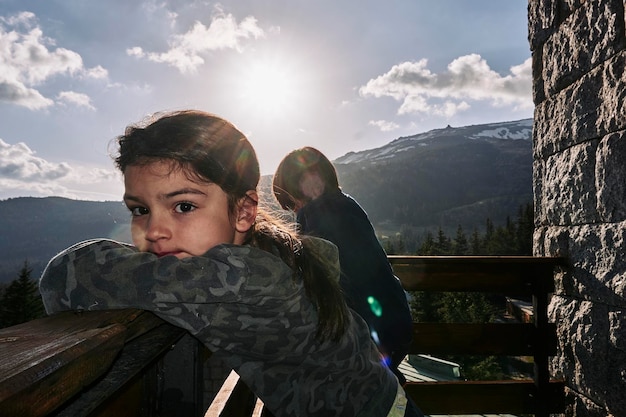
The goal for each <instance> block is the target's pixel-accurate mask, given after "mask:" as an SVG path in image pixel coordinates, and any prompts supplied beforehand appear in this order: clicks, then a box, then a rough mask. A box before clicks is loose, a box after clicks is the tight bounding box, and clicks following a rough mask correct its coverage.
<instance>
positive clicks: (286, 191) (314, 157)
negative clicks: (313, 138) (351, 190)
mask: <svg viewBox="0 0 626 417" xmlns="http://www.w3.org/2000/svg"><path fill="white" fill-rule="evenodd" d="M305 173H312V174H317V175H319V177H320V178H321V180H322V182H323V183H324V192H329V191H332V190H337V189H339V181H338V179H337V171H336V170H335V167H334V166H333V164H332V163H331V162H330V160H329V159H328V158H326V156H325V155H324V154H323V153H321V152H320V151H318V150H317V149H315V148H312V147H310V146H305V147H304V148H300V149H296V150H294V151H291V152H290V153H288V154H287V156H285V157H284V158H283V160H282V161H281V162H280V164H278V168H277V169H276V173H274V179H273V181H272V190H273V192H274V196H275V197H276V200H278V203H279V204H280V206H281V207H282V208H283V209H285V210H294V209H295V206H296V200H300V201H304V202H308V201H309V200H310V198H309V197H307V196H306V195H305V194H304V193H303V192H302V189H301V188H300V181H301V179H302V176H303V175H304V174H305Z"/></svg>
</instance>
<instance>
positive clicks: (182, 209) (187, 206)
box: [174, 203, 196, 213]
mask: <svg viewBox="0 0 626 417" xmlns="http://www.w3.org/2000/svg"><path fill="white" fill-rule="evenodd" d="M195 209H196V206H194V205H193V204H191V203H178V204H176V207H175V208H174V211H176V213H189V212H190V211H194V210H195Z"/></svg>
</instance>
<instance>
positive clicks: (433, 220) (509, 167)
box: [333, 119, 533, 232]
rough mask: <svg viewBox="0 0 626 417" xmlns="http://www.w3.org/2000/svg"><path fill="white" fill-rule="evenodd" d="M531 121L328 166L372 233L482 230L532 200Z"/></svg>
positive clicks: (422, 140) (415, 140) (449, 132)
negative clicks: (372, 227) (373, 229)
mask: <svg viewBox="0 0 626 417" xmlns="http://www.w3.org/2000/svg"><path fill="white" fill-rule="evenodd" d="M532 162H533V160H532V119H524V120H518V121H513V122H505V123H491V124H483V125H474V126H465V127H458V128H453V127H450V126H448V127H446V128H443V129H436V130H431V131H429V132H426V133H420V134H417V135H414V136H409V137H401V138H398V139H396V140H394V141H392V142H390V143H389V144H387V145H385V146H382V147H380V148H376V149H371V150H366V151H362V152H350V153H348V154H346V155H344V156H342V157H340V158H338V159H336V160H335V161H333V163H334V164H335V166H336V168H337V172H338V175H339V180H340V184H341V186H342V188H343V190H344V191H345V192H347V193H348V194H350V195H352V196H353V197H354V198H356V200H357V201H359V203H360V204H361V205H362V206H363V207H364V208H365V210H366V211H367V213H368V215H369V217H370V220H371V221H372V223H373V224H374V225H375V227H376V229H377V231H381V230H387V231H390V232H393V231H398V230H400V229H401V228H406V227H412V228H418V229H423V230H426V229H435V230H436V229H438V228H439V227H441V228H442V229H444V230H445V231H446V232H449V231H451V230H456V228H457V227H458V226H459V225H460V226H462V227H463V228H464V229H465V230H467V231H470V232H471V230H472V229H474V228H482V227H483V226H484V224H485V220H486V219H487V218H489V219H490V220H492V221H493V222H494V223H495V224H496V225H497V224H503V223H504V222H505V221H506V218H507V216H511V217H512V218H513V217H514V216H516V215H517V211H518V209H519V207H520V206H522V205H525V204H528V203H531V202H532Z"/></svg>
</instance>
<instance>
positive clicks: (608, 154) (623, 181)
mask: <svg viewBox="0 0 626 417" xmlns="http://www.w3.org/2000/svg"><path fill="white" fill-rule="evenodd" d="M595 177H596V189H597V199H596V200H597V205H598V213H599V215H600V219H601V221H602V222H607V223H615V222H620V221H624V220H626V132H625V131H621V132H619V133H613V134H610V135H608V136H606V137H604V138H603V139H602V140H601V141H600V143H599V145H598V149H597V152H596V174H595Z"/></svg>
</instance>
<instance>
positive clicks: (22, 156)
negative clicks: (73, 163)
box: [0, 139, 72, 182]
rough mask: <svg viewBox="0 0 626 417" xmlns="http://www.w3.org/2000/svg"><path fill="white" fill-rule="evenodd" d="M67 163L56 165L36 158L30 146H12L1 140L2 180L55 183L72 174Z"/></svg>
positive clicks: (20, 143) (0, 161) (19, 144)
mask: <svg viewBox="0 0 626 417" xmlns="http://www.w3.org/2000/svg"><path fill="white" fill-rule="evenodd" d="M71 171H72V168H70V166H69V165H68V164H66V163H60V164H54V163H51V162H48V161H46V160H45V159H42V158H39V157H37V156H35V152H33V151H32V150H31V149H30V148H29V147H28V145H26V144H25V143H23V142H19V143H17V144H15V145H10V144H8V143H6V142H4V141H3V140H2V139H0V178H2V179H11V180H17V181H23V182H36V181H44V182H45V181H53V180H56V179H59V178H62V177H66V176H67V175H69V174H70V172H71Z"/></svg>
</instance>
